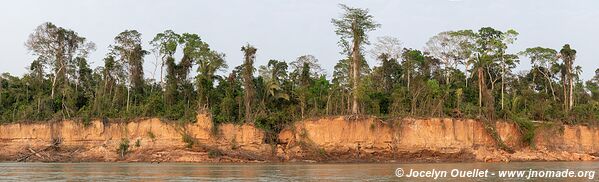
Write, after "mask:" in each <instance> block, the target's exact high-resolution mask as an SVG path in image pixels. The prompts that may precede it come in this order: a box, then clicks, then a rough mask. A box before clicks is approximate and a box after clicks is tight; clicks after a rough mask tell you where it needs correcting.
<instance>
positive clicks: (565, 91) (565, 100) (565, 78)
mask: <svg viewBox="0 0 599 182" xmlns="http://www.w3.org/2000/svg"><path fill="white" fill-rule="evenodd" d="M566 82H568V78H567V77H566V75H563V76H562V85H563V87H564V89H563V90H564V110H565V111H569V110H570V109H568V87H567V86H566V85H567V83H566Z"/></svg>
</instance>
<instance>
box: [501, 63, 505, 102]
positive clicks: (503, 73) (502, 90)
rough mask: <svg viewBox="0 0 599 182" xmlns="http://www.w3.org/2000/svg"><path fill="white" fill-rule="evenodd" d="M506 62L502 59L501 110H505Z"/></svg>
mask: <svg viewBox="0 0 599 182" xmlns="http://www.w3.org/2000/svg"><path fill="white" fill-rule="evenodd" d="M504 79H505V63H503V59H502V60H501V110H502V111H503V92H504V89H505V81H504Z"/></svg>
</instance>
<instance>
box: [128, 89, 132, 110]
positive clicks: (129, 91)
mask: <svg viewBox="0 0 599 182" xmlns="http://www.w3.org/2000/svg"><path fill="white" fill-rule="evenodd" d="M130 93H131V89H130V87H127V111H129V95H131V94H130Z"/></svg>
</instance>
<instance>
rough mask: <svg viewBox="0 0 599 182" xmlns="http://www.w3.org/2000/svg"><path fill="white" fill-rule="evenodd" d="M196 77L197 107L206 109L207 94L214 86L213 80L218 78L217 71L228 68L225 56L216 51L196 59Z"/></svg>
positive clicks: (208, 102) (208, 103) (208, 101)
mask: <svg viewBox="0 0 599 182" xmlns="http://www.w3.org/2000/svg"><path fill="white" fill-rule="evenodd" d="M196 64H197V65H198V69H197V72H198V75H197V76H196V85H197V87H198V100H199V101H198V107H200V109H202V108H207V107H209V105H210V100H209V98H208V93H209V92H210V91H211V90H212V87H213V86H214V80H216V79H217V78H218V76H217V75H216V72H217V71H224V70H225V69H226V68H228V65H227V63H226V62H225V54H223V53H219V52H216V51H213V50H211V51H208V52H207V54H205V55H202V56H200V58H198V59H197V62H196Z"/></svg>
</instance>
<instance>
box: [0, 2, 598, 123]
mask: <svg viewBox="0 0 599 182" xmlns="http://www.w3.org/2000/svg"><path fill="white" fill-rule="evenodd" d="M341 9H342V10H343V14H341V15H340V16H339V17H335V18H333V19H332V21H331V22H332V24H333V25H334V26H335V29H334V30H330V31H334V32H335V33H336V34H337V35H338V36H339V38H340V39H339V40H340V41H339V46H340V52H341V54H343V55H344V56H345V57H346V58H345V59H342V60H339V61H338V63H337V64H336V65H335V67H334V71H333V75H329V76H328V77H327V75H325V74H324V73H325V71H323V70H322V68H321V66H320V65H319V60H318V58H316V57H314V56H312V55H309V54H308V55H298V57H297V59H296V60H293V61H291V62H285V61H283V60H274V59H273V60H269V61H268V63H267V64H266V65H254V63H255V59H256V57H255V55H256V53H257V52H259V51H268V50H262V49H259V48H256V47H254V46H252V45H251V44H247V45H243V46H242V47H241V49H240V51H242V52H243V55H244V56H243V57H240V58H231V59H240V60H243V64H242V65H227V63H226V62H225V59H224V57H225V55H224V54H223V53H220V52H218V51H217V50H213V49H211V48H210V45H209V43H208V42H205V41H204V40H202V39H201V36H200V35H197V34H194V33H178V32H174V31H171V30H165V31H164V32H162V33H158V34H156V35H155V37H154V39H152V40H149V41H148V40H142V39H141V33H140V32H139V31H138V30H124V31H123V32H121V33H119V34H118V35H115V38H114V43H113V44H112V45H111V46H110V47H109V50H110V51H109V52H108V53H106V56H105V58H104V59H103V60H101V62H103V66H100V67H97V68H91V67H90V66H89V63H88V62H89V60H88V54H89V52H91V51H94V50H95V45H94V43H93V42H91V41H89V40H88V39H87V38H85V37H84V35H79V34H78V33H77V32H75V31H74V30H70V29H68V28H65V27H60V26H58V25H54V24H53V23H50V22H48V23H43V24H41V25H39V26H38V27H37V28H36V29H35V30H34V32H32V33H31V34H30V36H29V38H28V40H27V42H26V43H25V45H26V47H27V49H29V50H30V52H31V54H32V55H33V56H35V57H36V59H35V60H33V61H32V62H31V64H30V66H29V67H28V69H29V72H28V73H27V74H25V75H23V76H20V77H19V76H13V75H10V74H9V73H4V74H2V75H0V123H8V122H16V121H48V120H59V119H80V120H81V121H84V122H89V120H90V119H93V118H133V117H161V118H164V119H168V120H180V121H194V120H195V115H196V114H198V113H206V114H211V116H212V117H213V119H214V121H215V122H216V123H222V122H234V123H242V122H247V123H254V124H255V125H257V126H259V127H260V128H263V129H265V130H267V131H274V132H276V131H278V130H280V129H281V128H282V127H283V126H285V125H286V124H288V123H290V122H292V121H296V120H300V119H302V118H308V117H320V116H331V115H355V116H357V115H373V116H379V117H406V116H409V117H454V118H478V119H487V120H498V119H506V120H514V121H520V120H522V119H525V120H537V121H544V122H555V123H565V124H574V123H588V124H593V123H596V122H597V121H598V120H599V69H597V71H596V72H595V76H594V77H593V78H591V79H590V80H586V81H585V80H581V78H580V77H579V75H580V73H581V68H580V66H577V65H576V53H577V52H576V50H575V47H576V45H569V44H566V45H563V47H555V48H546V47H531V48H527V49H525V50H522V51H520V52H508V50H509V49H508V48H509V47H510V46H511V45H513V44H515V43H517V38H518V32H516V31H515V30H497V29H494V28H492V27H482V28H480V29H478V30H449V31H445V32H441V33H439V34H437V35H435V36H433V37H431V38H430V40H429V41H428V42H427V43H426V45H425V48H424V49H422V50H419V49H414V48H402V47H401V44H400V41H399V39H397V38H395V37H379V38H376V39H372V40H370V39H369V37H368V32H369V31H372V30H375V29H377V28H379V27H380V26H381V25H380V24H378V23H376V19H375V17H373V16H372V15H371V14H369V12H368V10H367V9H360V8H352V7H348V6H345V5H342V6H341ZM144 41H148V42H150V45H151V47H143V46H142V43H143V42H144ZM371 43H372V45H373V46H372V47H373V48H372V50H364V49H365V45H368V44H371ZM240 46H241V45H240ZM151 52H154V53H155V54H157V55H159V59H160V60H161V62H160V65H158V67H159V69H160V71H159V72H160V80H153V79H145V78H146V77H144V71H143V68H142V65H143V61H144V56H146V55H148V54H149V53H151ZM177 56H179V57H177ZM365 57H373V58H376V59H377V61H378V62H377V64H376V65H368V63H367V62H366V61H365ZM523 57H526V58H527V60H530V62H531V64H532V68H531V69H530V70H527V71H521V72H516V71H515V70H514V68H515V67H516V66H517V65H518V64H519V63H520V58H523ZM229 66H231V68H232V69H231V71H230V72H229V73H228V74H224V75H219V74H218V73H219V72H222V71H224V70H226V69H227V68H229ZM194 68H195V69H194Z"/></svg>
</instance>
